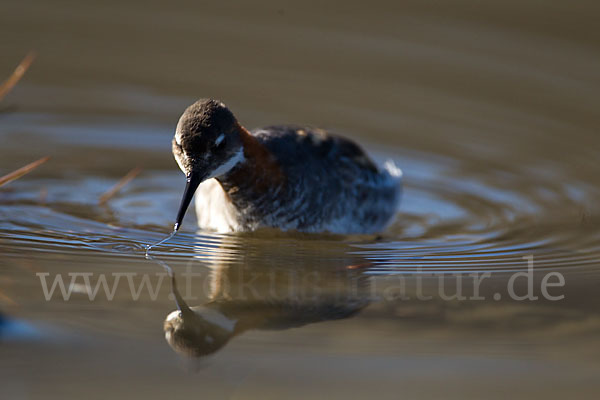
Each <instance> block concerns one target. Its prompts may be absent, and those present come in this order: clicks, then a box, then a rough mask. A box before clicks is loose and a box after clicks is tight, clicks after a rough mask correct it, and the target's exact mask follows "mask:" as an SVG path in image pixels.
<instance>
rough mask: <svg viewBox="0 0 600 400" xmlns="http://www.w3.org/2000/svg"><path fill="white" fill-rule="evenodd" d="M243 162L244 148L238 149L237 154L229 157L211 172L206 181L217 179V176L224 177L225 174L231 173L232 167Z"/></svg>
mask: <svg viewBox="0 0 600 400" xmlns="http://www.w3.org/2000/svg"><path fill="white" fill-rule="evenodd" d="M244 160H245V158H244V148H243V147H240V148H239V150H238V151H237V153H235V154H234V155H233V157H231V158H230V159H229V160H227V161H226V162H225V163H224V164H222V165H220V166H219V167H218V168H217V169H215V170H214V171H212V172H211V173H210V175H209V176H208V177H207V178H206V179H210V178H217V177H219V176H222V175H225V174H226V173H228V172H229V171H231V170H232V169H233V167H235V166H236V165H238V164H239V163H241V162H243V161H244Z"/></svg>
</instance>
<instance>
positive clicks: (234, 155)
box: [173, 100, 402, 233]
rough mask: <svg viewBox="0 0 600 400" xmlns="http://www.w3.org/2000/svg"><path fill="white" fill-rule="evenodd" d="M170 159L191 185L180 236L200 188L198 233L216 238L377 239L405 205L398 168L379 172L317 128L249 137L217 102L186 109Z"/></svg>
mask: <svg viewBox="0 0 600 400" xmlns="http://www.w3.org/2000/svg"><path fill="white" fill-rule="evenodd" d="M173 152H174V155H175V158H176V160H177V162H178V164H179V165H180V167H181V169H182V170H183V171H184V173H186V176H187V178H188V187H187V189H186V193H185V194H184V199H183V201H182V207H181V208H180V213H179V214H180V215H179V216H178V222H177V224H176V230H177V228H178V224H180V222H181V219H182V218H183V213H185V209H186V208H187V205H188V204H189V201H190V200H191V195H193V193H194V191H195V189H196V187H197V188H198V190H197V193H196V214H197V218H198V225H199V227H200V228H203V229H211V230H216V231H219V232H239V231H253V230H256V229H259V228H263V227H269V228H278V229H281V230H284V231H288V230H296V231H301V232H331V233H375V232H379V231H381V230H383V229H384V228H385V227H386V226H387V225H388V224H389V223H390V222H391V221H392V219H393V217H394V215H395V214H396V212H397V207H398V203H399V200H400V194H401V177H402V173H401V171H400V170H399V169H398V168H397V167H396V166H395V165H394V163H393V162H391V161H388V162H387V163H386V164H385V165H384V166H383V167H379V166H377V165H376V164H375V163H374V162H373V161H372V160H371V159H370V158H369V157H368V155H367V154H366V153H365V152H364V151H363V150H362V149H361V148H360V147H359V146H358V145H357V144H355V143H354V142H352V141H351V140H349V139H346V138H343V137H341V136H338V135H333V134H329V133H326V132H325V131H323V130H320V129H313V128H307V127H298V126H271V127H267V128H262V129H257V130H254V131H252V132H249V131H247V130H246V129H245V128H243V127H242V126H241V125H240V124H239V123H238V122H237V120H235V117H233V114H231V112H230V111H229V110H228V109H227V108H226V107H225V106H224V105H223V104H222V103H220V102H218V101H215V100H200V101H198V102H196V103H195V104H193V105H192V106H190V107H189V108H188V109H187V110H186V112H185V113H184V114H183V115H182V117H181V119H180V121H179V124H178V126H177V131H176V134H175V138H174V140H173ZM190 193H191V194H190Z"/></svg>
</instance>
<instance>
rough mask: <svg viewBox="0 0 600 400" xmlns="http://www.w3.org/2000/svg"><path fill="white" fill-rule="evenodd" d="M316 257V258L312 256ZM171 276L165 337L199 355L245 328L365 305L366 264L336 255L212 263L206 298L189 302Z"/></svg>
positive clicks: (317, 318) (333, 316)
mask: <svg viewBox="0 0 600 400" xmlns="http://www.w3.org/2000/svg"><path fill="white" fill-rule="evenodd" d="M314 260H318V258H315V259H314ZM156 261H158V262H159V263H161V265H163V267H165V268H166V269H167V271H168V272H169V275H170V277H171V285H172V286H171V287H172V295H173V298H174V300H175V303H176V305H177V310H175V311H173V312H171V313H170V314H169V315H168V316H167V318H166V320H165V322H164V331H165V337H166V339H167V342H168V343H169V345H170V346H171V347H172V348H173V349H174V350H175V351H176V352H178V353H180V354H182V355H185V356H188V357H203V356H207V355H209V354H212V353H215V352H217V351H218V350H220V349H221V348H223V347H224V346H225V345H226V344H227V343H228V342H229V341H230V340H231V339H232V338H234V337H235V336H238V335H240V334H242V333H244V332H246V331H248V330H252V329H257V330H285V329H290V328H296V327H301V326H304V325H306V324H310V323H315V322H324V321H330V320H338V319H344V318H348V317H351V316H353V315H355V314H357V313H358V312H359V311H360V310H361V309H363V308H364V307H366V306H367V305H368V304H369V298H370V278H369V276H368V274H366V271H367V270H368V264H364V261H363V264H360V263H351V262H348V261H350V260H348V259H346V260H341V259H339V260H338V262H337V265H332V263H331V262H328V263H327V266H324V265H317V264H315V263H314V262H313V263H311V265H307V264H306V261H300V265H298V263H296V265H287V266H284V267H282V266H277V265H274V264H275V261H273V260H272V259H271V260H262V261H264V263H263V264H262V265H260V266H256V265H259V264H257V263H256V261H253V262H252V263H251V264H252V265H250V263H232V264H228V265H226V264H220V263H219V262H218V261H217V262H216V264H215V265H213V266H212V271H211V275H210V278H209V279H210V287H211V289H210V293H209V301H208V302H206V303H205V304H202V305H198V306H193V307H190V306H188V304H187V303H186V301H185V300H184V298H183V297H182V296H181V293H180V292H179V290H178V288H177V282H176V278H175V275H174V274H173V271H172V270H171V268H170V267H169V266H168V265H166V264H165V263H164V262H162V261H159V260H156Z"/></svg>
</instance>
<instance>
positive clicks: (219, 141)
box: [215, 133, 225, 146]
mask: <svg viewBox="0 0 600 400" xmlns="http://www.w3.org/2000/svg"><path fill="white" fill-rule="evenodd" d="M224 139H225V134H224V133H221V134H220V135H219V137H218V138H217V140H215V145H216V146H218V145H220V144H221V142H222V141H223V140H224Z"/></svg>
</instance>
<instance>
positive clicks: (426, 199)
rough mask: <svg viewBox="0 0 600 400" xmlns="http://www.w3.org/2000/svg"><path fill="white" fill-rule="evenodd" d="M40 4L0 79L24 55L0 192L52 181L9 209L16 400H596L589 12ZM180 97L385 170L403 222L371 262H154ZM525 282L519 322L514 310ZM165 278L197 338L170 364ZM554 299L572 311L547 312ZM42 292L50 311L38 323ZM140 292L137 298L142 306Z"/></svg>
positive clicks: (15, 28)
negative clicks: (359, 156)
mask: <svg viewBox="0 0 600 400" xmlns="http://www.w3.org/2000/svg"><path fill="white" fill-rule="evenodd" d="M488 3H489V2H488ZM53 4H55V5H53V7H48V6H47V5H46V4H45V3H44V2H40V1H21V2H8V3H7V4H4V5H3V6H2V9H3V12H2V13H1V14H0V33H1V36H2V37H4V38H5V40H4V41H3V42H2V43H3V45H2V49H3V54H2V55H3V57H2V60H1V61H0V71H4V72H3V74H4V75H6V76H8V74H9V73H10V71H11V70H12V68H13V67H14V65H15V64H16V63H17V62H18V60H19V59H20V58H21V57H22V56H23V55H24V54H25V53H26V52H27V51H28V50H29V49H36V50H37V52H38V57H37V60H36V61H35V63H34V65H33V66H32V68H31V70H30V71H29V72H28V74H27V76H26V77H25V79H24V80H23V81H22V82H21V83H20V84H19V85H18V86H17V88H16V89H15V90H14V92H13V93H11V94H10V95H9V96H8V97H7V98H6V99H5V100H4V101H3V102H2V103H1V104H0V111H1V113H0V140H1V143H2V146H1V147H0V174H3V173H4V172H9V171H11V170H14V169H16V168H18V167H20V166H22V165H24V164H26V163H28V162H30V161H33V160H35V159H37V158H39V157H42V156H45V155H50V156H52V159H51V161H49V162H48V163H46V164H45V165H43V166H42V167H40V168H39V169H38V170H36V171H35V172H33V173H32V174H30V175H28V176H26V177H24V178H22V179H20V180H18V181H15V182H13V183H11V184H10V185H7V186H5V187H3V188H1V189H0V251H1V253H2V257H1V259H0V340H1V341H2V342H1V344H0V352H1V353H0V354H2V357H1V358H0V376H1V378H0V381H1V383H2V387H3V392H4V393H7V395H8V396H9V397H10V398H42V397H43V398H59V397H60V398H64V397H73V396H78V395H85V396H86V397H93V398H105V397H107V396H114V397H126V396H129V397H132V398H164V397H166V396H169V397H173V396H175V397H183V396H194V397H198V396H205V397H208V398H260V399H264V398H308V397H315V398H325V397H327V398H365V397H367V396H369V397H371V396H373V394H374V393H376V394H377V395H378V396H379V397H381V398H393V399H397V398H409V399H410V398H461V399H464V398H507V397H511V398H524V399H530V398H541V397H544V398H547V399H548V398H564V397H565V396H569V397H572V396H575V397H577V398H595V397H596V396H595V395H594V394H597V393H598V390H599V389H600V387H599V385H598V383H597V381H598V379H597V378H598V375H599V373H600V364H599V361H600V343H599V341H598V338H599V335H598V334H599V333H600V314H599V313H598V306H599V301H598V296H597V291H598V287H599V283H600V245H599V243H600V220H599V218H598V215H599V214H598V211H599V209H598V204H600V187H599V180H598V179H599V178H598V177H599V176H600V164H599V163H598V155H599V154H600V139H599V136H598V127H599V126H600V114H598V112H597V104H598V100H599V99H598V93H600V75H599V74H598V67H599V66H600V52H599V51H598V50H599V49H600V46H599V39H600V35H599V34H598V28H597V21H596V19H595V18H594V16H595V15H597V13H598V11H599V10H598V6H597V5H595V3H594V2H586V1H578V2H576V4H567V3H565V4H563V5H561V4H558V3H557V4H547V3H542V2H537V1H525V2H522V1H520V2H516V1H504V2H501V3H500V2H497V4H487V3H486V4H485V5H481V4H480V3H479V2H472V1H459V2H453V4H452V6H450V5H444V4H438V3H433V2H420V1H419V2H416V1H415V2H411V1H404V2H400V3H394V2H381V3H379V2H376V3H373V2H371V3H369V5H368V6H367V5H363V4H362V3H359V2H356V3H354V2H348V3H345V6H344V7H340V6H334V5H332V4H331V5H327V4H322V3H319V5H318V6H317V5H310V4H308V3H304V4H303V5H301V6H300V5H297V6H293V7H292V6H281V5H280V4H279V3H273V2H269V1H264V2H259V3H252V5H250V4H245V3H241V4H238V5H236V6H231V5H219V4H209V5H198V4H196V2H184V3H183V4H178V5H177V6H175V5H173V4H166V3H162V2H144V3H143V4H142V3H140V2H135V1H134V2H129V3H128V4H121V3H114V4H112V3H111V2H102V3H98V4H85V5H84V4H82V3H80V2H68V1H65V2H56V3H53ZM198 97H216V98H220V99H222V100H224V101H225V102H226V103H227V104H228V105H229V106H230V108H231V109H232V110H233V111H234V112H235V113H236V115H237V117H238V119H239V120H240V121H241V122H242V123H243V124H244V125H245V126H247V127H248V128H254V127H258V126H262V125H269V124H275V123H296V124H298V123H300V124H310V125H314V126H319V127H323V128H327V129H331V130H332V131H335V132H338V133H343V134H345V135H347V136H349V137H352V138H354V139H355V140H356V141H358V142H360V143H361V144H362V145H363V146H364V147H365V148H366V149H367V150H368V151H369V153H370V154H372V155H373V157H374V158H375V159H377V160H378V161H383V160H385V159H388V158H391V159H393V160H395V162H396V163H397V164H398V165H399V166H400V167H401V168H402V169H403V172H404V176H405V190H404V196H403V201H402V204H401V208H400V210H399V215H398V219H397V221H396V223H394V224H393V226H392V227H391V228H390V229H389V230H388V231H386V232H384V233H383V234H382V235H381V236H379V237H371V236H368V237H363V236H352V237H344V236H336V235H303V234H297V233H286V234H283V233H280V232H274V231H267V232H259V233H254V234H240V235H217V234H214V233H211V232H197V231H196V229H195V226H194V218H193V217H194V216H193V213H190V214H189V216H188V217H187V219H186V223H185V224H184V227H183V230H182V234H180V235H178V236H177V237H175V238H174V239H173V240H172V241H171V242H170V243H169V245H168V246H162V247H160V248H158V249H157V250H156V251H155V252H154V253H153V256H154V257H155V258H156V259H155V260H152V259H150V260H147V259H145V258H144V245H145V244H147V243H151V242H154V241H157V240H159V239H160V238H162V237H163V236H164V235H166V234H167V233H168V232H169V230H170V228H171V226H172V223H173V218H174V216H175V213H176V209H177V206H178V202H179V198H180V195H181V192H182V190H183V186H184V177H183V175H182V174H181V172H179V171H178V169H177V167H176V165H175V162H174V161H173V159H172V156H171V154H170V140H171V137H172V134H173V130H174V127H175V124H176V121H177V119H178V117H179V115H180V113H181V112H182V111H183V109H184V108H185V107H186V106H187V105H188V104H189V103H191V102H193V101H194V100H195V99H196V98H198ZM136 166H139V167H141V168H143V172H142V173H141V174H140V175H139V176H138V177H137V178H136V179H135V180H133V181H132V182H131V183H130V184H128V185H127V186H126V187H125V188H124V189H123V190H122V191H121V192H120V193H119V194H118V195H117V196H116V197H114V198H113V199H112V200H111V201H110V202H109V203H108V204H107V205H105V206H100V205H98V198H99V196H100V195H101V194H102V193H104V192H105V191H106V190H107V189H109V188H110V187H111V186H112V185H113V184H114V183H115V182H116V181H117V180H118V179H119V178H120V177H122V176H123V175H125V173H127V171H129V170H131V169H132V168H134V167H136ZM529 260H532V261H531V262H532V265H533V279H532V281H531V282H532V288H533V293H532V296H534V297H537V299H536V300H529V299H525V300H518V299H514V298H511V295H510V293H509V289H508V288H509V286H510V285H509V283H510V282H511V277H514V274H515V273H527V272H528V262H529ZM161 263H166V265H167V266H168V268H170V269H171V270H172V271H173V272H174V277H175V281H176V283H177V288H178V292H177V293H176V294H178V296H180V297H182V298H183V300H184V302H185V304H186V305H187V306H189V307H191V308H192V310H195V311H196V314H194V315H198V316H200V317H201V318H200V317H198V319H196V320H194V319H193V318H192V319H190V318H188V319H187V320H186V321H185V323H186V327H187V326H189V327H191V328H190V330H191V332H193V334H190V336H189V338H190V339H189V340H187V341H182V342H181V343H179V344H178V345H175V346H173V347H171V346H170V345H169V343H167V341H166V340H165V333H164V332H163V328H164V326H163V325H164V323H165V319H166V318H167V315H169V314H170V313H171V312H172V311H173V310H175V309H176V308H177V305H176V301H175V300H176V298H175V296H174V293H173V291H172V285H171V279H170V276H169V275H168V274H167V272H168V270H167V269H165V268H164V265H165V264H161ZM69 273H71V276H73V273H76V274H79V275H76V278H75V279H74V281H73V285H71V284H70V283H69V282H70V279H71V276H69V275H68V274H69ZM552 273H554V275H552V277H549V278H546V279H547V281H546V283H548V282H550V283H559V281H558V279H559V278H558V276H559V275H558V274H560V276H562V278H563V279H564V284H563V285H556V286H553V287H549V289H548V294H549V295H550V296H544V294H543V292H542V290H541V287H542V283H543V281H544V279H545V277H547V276H548V274H552ZM484 274H488V275H484ZM56 276H61V277H64V279H65V282H66V283H65V285H66V286H65V287H66V289H71V290H72V293H71V296H70V298H69V300H68V301H65V300H63V299H62V296H61V295H60V289H59V288H57V289H56V290H57V291H56V292H55V293H54V295H53V296H51V298H50V300H48V301H47V300H46V299H45V296H44V291H43V287H42V281H43V280H44V279H46V280H47V284H48V287H50V286H51V284H52V282H53V279H54V278H55V277H56ZM100 276H104V277H105V279H107V282H108V283H109V284H110V285H112V284H114V283H115V280H116V279H117V276H120V278H118V279H119V281H118V284H115V291H114V293H113V296H111V299H109V298H108V297H107V295H106V294H105V293H104V292H102V291H100V292H98V293H96V295H95V296H93V288H94V287H95V285H96V283H97V282H98V279H101V278H100ZM484 276H485V278H482V277H484ZM85 277H87V278H88V279H89V280H90V281H89V282H90V284H91V287H86V284H85ZM145 277H146V278H145ZM476 277H477V278H479V279H482V280H481V285H480V286H479V287H478V292H477V293H476V292H475V290H476V289H475V287H474V284H473V281H474V279H475V278H476ZM143 279H147V282H146V283H147V284H150V286H151V287H152V288H154V289H156V292H151V291H150V292H149V291H148V290H147V289H148V287H147V286H145V287H144V288H142V289H141V290H140V291H139V293H138V294H137V295H136V291H137V289H139V285H140V284H141V283H142V281H143ZM514 282H515V284H514V289H515V293H516V294H517V295H519V296H524V294H525V293H526V292H527V290H528V283H527V280H526V278H525V277H524V275H523V276H521V277H520V278H518V279H516V280H514ZM130 284H131V285H133V287H134V289H136V290H134V291H133V293H132V290H131V288H130V286H129V285H130ZM90 296H92V297H94V299H93V300H90ZM513 297H514V296H513ZM559 297H560V299H558V298H559ZM180 306H182V304H180ZM183 307H185V305H183ZM223 316H226V318H224V317H223ZM229 324H234V325H235V328H231V326H230V325H229Z"/></svg>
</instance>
